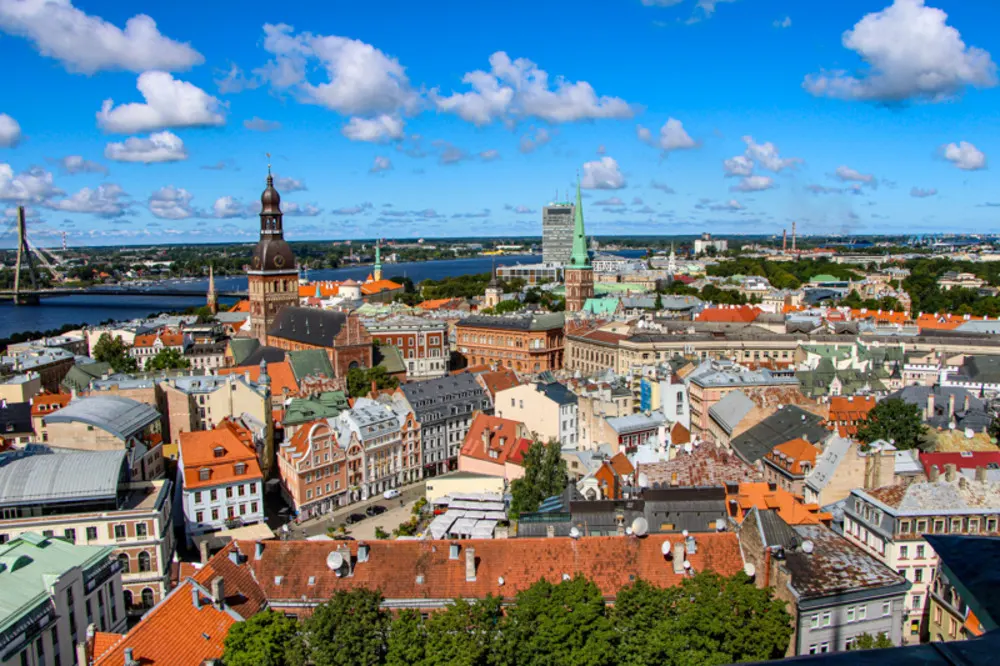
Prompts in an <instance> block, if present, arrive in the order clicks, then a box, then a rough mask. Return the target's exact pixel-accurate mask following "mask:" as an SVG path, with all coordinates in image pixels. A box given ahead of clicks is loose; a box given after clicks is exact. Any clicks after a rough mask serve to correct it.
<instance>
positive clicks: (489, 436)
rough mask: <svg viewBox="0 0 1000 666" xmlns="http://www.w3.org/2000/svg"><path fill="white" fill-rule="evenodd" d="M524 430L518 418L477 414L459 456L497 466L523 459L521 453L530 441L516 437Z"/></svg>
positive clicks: (526, 448) (522, 453)
mask: <svg viewBox="0 0 1000 666" xmlns="http://www.w3.org/2000/svg"><path fill="white" fill-rule="evenodd" d="M523 431H524V424H523V423H521V422H520V421H512V420H511V419H502V418H500V417H499V416H489V415H488V414H483V413H479V414H476V417H475V418H474V419H473V420H472V425H471V426H469V431H468V433H467V434H466V435H465V442H464V443H463V444H462V451H461V453H460V454H459V455H461V456H464V457H467V458H474V459H476V460H483V461H486V462H490V463H494V464H496V465H503V464H504V463H506V462H512V463H513V462H515V459H514V458H516V459H517V460H523V455H524V452H525V451H527V450H528V447H529V446H531V440H528V439H525V438H524V437H519V434H522V433H523ZM484 439H485V443H484Z"/></svg>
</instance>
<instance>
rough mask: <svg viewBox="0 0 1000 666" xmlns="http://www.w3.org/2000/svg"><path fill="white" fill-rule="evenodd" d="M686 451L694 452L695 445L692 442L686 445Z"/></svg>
mask: <svg viewBox="0 0 1000 666" xmlns="http://www.w3.org/2000/svg"><path fill="white" fill-rule="evenodd" d="M684 451H685V452H687V453H692V452H693V451H694V447H693V446H691V442H688V443H687V444H685V445H684Z"/></svg>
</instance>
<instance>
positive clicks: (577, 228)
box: [566, 183, 594, 312]
mask: <svg viewBox="0 0 1000 666" xmlns="http://www.w3.org/2000/svg"><path fill="white" fill-rule="evenodd" d="M573 218H574V219H573V251H572V254H571V255H570V258H569V263H568V264H566V312H580V311H581V310H583V306H584V304H586V302H587V299H588V298H593V297H594V269H593V267H592V266H591V265H590V255H589V254H588V253H587V236H586V235H585V232H584V229H583V200H582V198H581V195H580V184H579V183H577V186H576V208H575V210H574V215H573Z"/></svg>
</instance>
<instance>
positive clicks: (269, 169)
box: [264, 153, 271, 176]
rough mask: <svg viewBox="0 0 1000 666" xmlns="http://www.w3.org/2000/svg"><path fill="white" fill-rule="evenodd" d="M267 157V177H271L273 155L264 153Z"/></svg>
mask: <svg viewBox="0 0 1000 666" xmlns="http://www.w3.org/2000/svg"><path fill="white" fill-rule="evenodd" d="M264 154H265V155H267V175H268V176H270V175H271V153H264Z"/></svg>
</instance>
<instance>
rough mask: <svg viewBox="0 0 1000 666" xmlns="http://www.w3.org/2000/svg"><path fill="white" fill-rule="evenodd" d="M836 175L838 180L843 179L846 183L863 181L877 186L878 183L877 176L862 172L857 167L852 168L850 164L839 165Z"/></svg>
mask: <svg viewBox="0 0 1000 666" xmlns="http://www.w3.org/2000/svg"><path fill="white" fill-rule="evenodd" d="M834 175H835V176H836V177H837V179H838V180H842V181H844V182H845V183H849V182H854V183H863V184H865V185H871V186H872V187H875V186H876V185H877V184H878V181H877V180H876V178H875V176H874V175H872V174H870V173H861V172H860V171H858V170H857V169H852V168H851V167H848V166H839V167H837V170H836V171H835V172H834Z"/></svg>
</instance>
